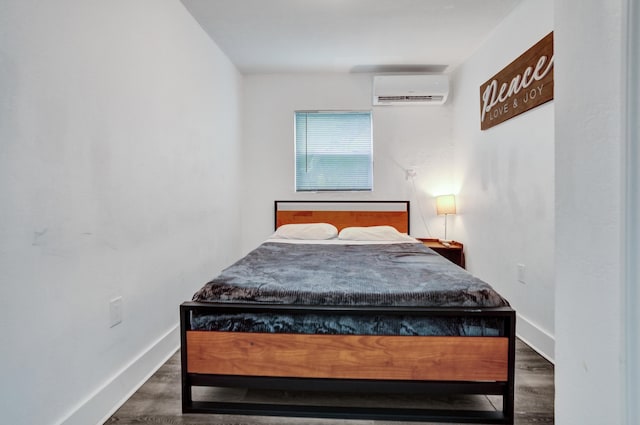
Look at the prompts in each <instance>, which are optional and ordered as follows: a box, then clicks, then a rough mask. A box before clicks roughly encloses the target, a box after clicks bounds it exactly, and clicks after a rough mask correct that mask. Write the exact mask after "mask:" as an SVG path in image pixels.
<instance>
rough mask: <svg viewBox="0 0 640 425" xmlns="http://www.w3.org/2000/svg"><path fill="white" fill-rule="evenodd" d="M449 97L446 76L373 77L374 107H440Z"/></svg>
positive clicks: (447, 78)
mask: <svg viewBox="0 0 640 425" xmlns="http://www.w3.org/2000/svg"><path fill="white" fill-rule="evenodd" d="M448 95H449V77H448V76H446V75H440V74H438V75H427V74H423V75H375V76H374V77H373V104H374V105H442V104H444V103H445V102H446V101H447V96H448Z"/></svg>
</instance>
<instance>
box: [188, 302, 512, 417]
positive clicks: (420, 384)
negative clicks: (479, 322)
mask: <svg viewBox="0 0 640 425" xmlns="http://www.w3.org/2000/svg"><path fill="white" fill-rule="evenodd" d="M240 312H252V313H276V314H277V313H301V314H304V313H314V314H329V313H334V314H335V313H341V314H353V315H356V314H390V315H400V314H401V315H418V316H439V317H442V316H458V317H478V316H480V317H500V318H502V319H503V320H504V333H505V336H506V337H508V338H509V355H508V378H507V381H506V382H474V381H461V382H457V381H399V380H365V379H320V378H278V377H263V376H236V375H208V374H197V373H188V369H187V337H186V335H187V331H188V330H190V324H191V314H192V313H197V314H207V313H208V314H221V313H240ZM180 332H181V344H182V411H183V412H184V413H218V414H234V415H262V416H295V417H324V418H344V419H370V420H396V421H427V422H460V423H492V424H494V423H495V424H513V420H514V389H515V386H514V378H515V311H514V310H513V309H512V308H510V307H495V308H482V309H471V310H470V309H459V308H420V307H402V308H398V307H353V306H349V307H341V306H331V307H320V306H306V305H263V304H257V305H256V304H227V303H198V302H185V303H183V304H182V305H181V306H180ZM425 338H428V337H425ZM461 338H464V337H461ZM194 386H207V387H237V388H254V389H271V390H289V391H334V392H357V393H398V394H425V395H435V394H437V395H457V394H484V395H500V396H502V404H503V406H502V410H501V411H482V410H480V411H479V410H444V409H419V408H393V407H340V406H308V405H288V404H269V403H264V404H263V403H245V402H216V401H194V400H193V397H192V387H194Z"/></svg>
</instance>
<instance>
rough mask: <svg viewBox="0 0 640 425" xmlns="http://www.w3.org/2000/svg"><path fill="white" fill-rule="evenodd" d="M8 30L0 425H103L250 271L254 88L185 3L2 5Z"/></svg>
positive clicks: (1, 88) (3, 99) (1, 188)
mask: <svg viewBox="0 0 640 425" xmlns="http://www.w3.org/2000/svg"><path fill="white" fill-rule="evenodd" d="M0 28H1V31H0V32H1V34H0V203H1V204H2V207H1V208H0V270H1V273H0V274H1V276H0V280H1V283H0V317H1V320H0V329H1V332H0V334H1V335H2V340H1V343H0V344H1V345H2V348H1V349H0V411H2V422H3V423H7V424H12V425H23V424H24V425H32V424H52V423H60V422H64V423H67V424H82V425H87V424H92V423H97V422H98V421H99V420H100V419H102V418H103V417H104V415H106V414H107V413H109V410H110V409H112V408H113V407H114V406H116V404H117V403H118V402H120V401H121V400H122V398H123V397H125V396H126V395H127V394H128V393H129V392H130V391H131V390H133V389H134V387H135V386H136V385H137V384H140V383H141V382H140V381H141V379H143V378H144V377H145V376H146V375H148V374H149V373H150V372H152V370H153V368H154V367H156V366H158V365H159V364H160V363H161V362H162V361H163V360H164V358H166V356H168V355H169V354H171V353H172V352H173V351H174V350H175V349H176V348H177V346H178V343H179V341H178V337H177V336H178V332H177V329H176V326H177V322H178V305H179V303H180V302H182V301H184V300H188V299H190V297H191V295H192V294H193V292H194V291H195V290H196V289H197V288H198V287H200V286H201V285H202V283H204V282H205V281H206V279H208V278H209V277H211V276H212V275H213V274H215V273H216V272H217V271H219V270H220V269H221V268H222V267H223V266H225V265H227V264H228V263H229V262H230V261H231V260H232V259H235V258H236V257H237V256H238V255H239V252H240V248H239V242H237V236H238V234H239V230H238V229H239V221H238V220H239V218H238V217H237V213H236V212H237V210H238V205H239V204H238V200H239V199H238V192H239V184H238V183H237V181H238V177H239V175H238V169H239V167H238V165H237V164H238V161H239V156H240V152H239V149H240V148H239V147H240V138H241V132H240V125H241V122H240V121H241V120H240V109H241V106H240V103H239V102H240V99H241V96H242V95H241V86H242V81H241V76H240V75H239V73H238V72H237V71H236V69H235V67H234V66H233V65H232V64H231V63H230V62H229V60H227V58H226V57H225V56H224V55H223V54H222V53H221V51H220V50H219V49H218V48H217V46H216V45H215V44H214V43H213V42H212V41H211V40H210V39H209V38H208V37H207V35H206V34H205V33H204V32H203V31H202V30H201V29H200V27H199V26H198V24H197V23H196V22H195V21H194V20H193V18H192V17H191V15H189V14H188V12H187V11H186V10H185V9H184V7H183V5H182V4H181V3H180V2H178V1H177V0H175V1H173V0H139V1H135V2H131V1H125V0H117V1H107V2H105V1H97V0H93V1H86V0H82V1H81V0H61V1H56V2H42V1H36V0H21V1H11V2H2V3H1V4H0ZM116 296H122V297H123V302H124V306H123V307H124V321H123V322H122V323H121V324H120V325H118V326H116V327H113V328H110V327H109V300H110V299H111V298H113V297H116Z"/></svg>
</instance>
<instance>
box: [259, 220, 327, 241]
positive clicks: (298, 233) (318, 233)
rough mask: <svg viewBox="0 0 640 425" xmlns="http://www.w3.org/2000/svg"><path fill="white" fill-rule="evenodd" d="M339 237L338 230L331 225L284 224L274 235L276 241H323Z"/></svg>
mask: <svg viewBox="0 0 640 425" xmlns="http://www.w3.org/2000/svg"><path fill="white" fill-rule="evenodd" d="M336 236H338V229H337V228H336V226H334V225H333V224H329V223H304V224H283V225H282V226H280V227H278V229H277V230H276V232H275V233H274V234H273V236H272V237H273V238H275V239H307V240H323V239H333V238H335V237H336Z"/></svg>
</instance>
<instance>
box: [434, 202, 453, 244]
mask: <svg viewBox="0 0 640 425" xmlns="http://www.w3.org/2000/svg"><path fill="white" fill-rule="evenodd" d="M436 212H437V213H438V215H444V239H441V241H443V242H449V240H448V239H447V215H449V214H455V213H456V198H455V196H453V195H441V196H438V197H436Z"/></svg>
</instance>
